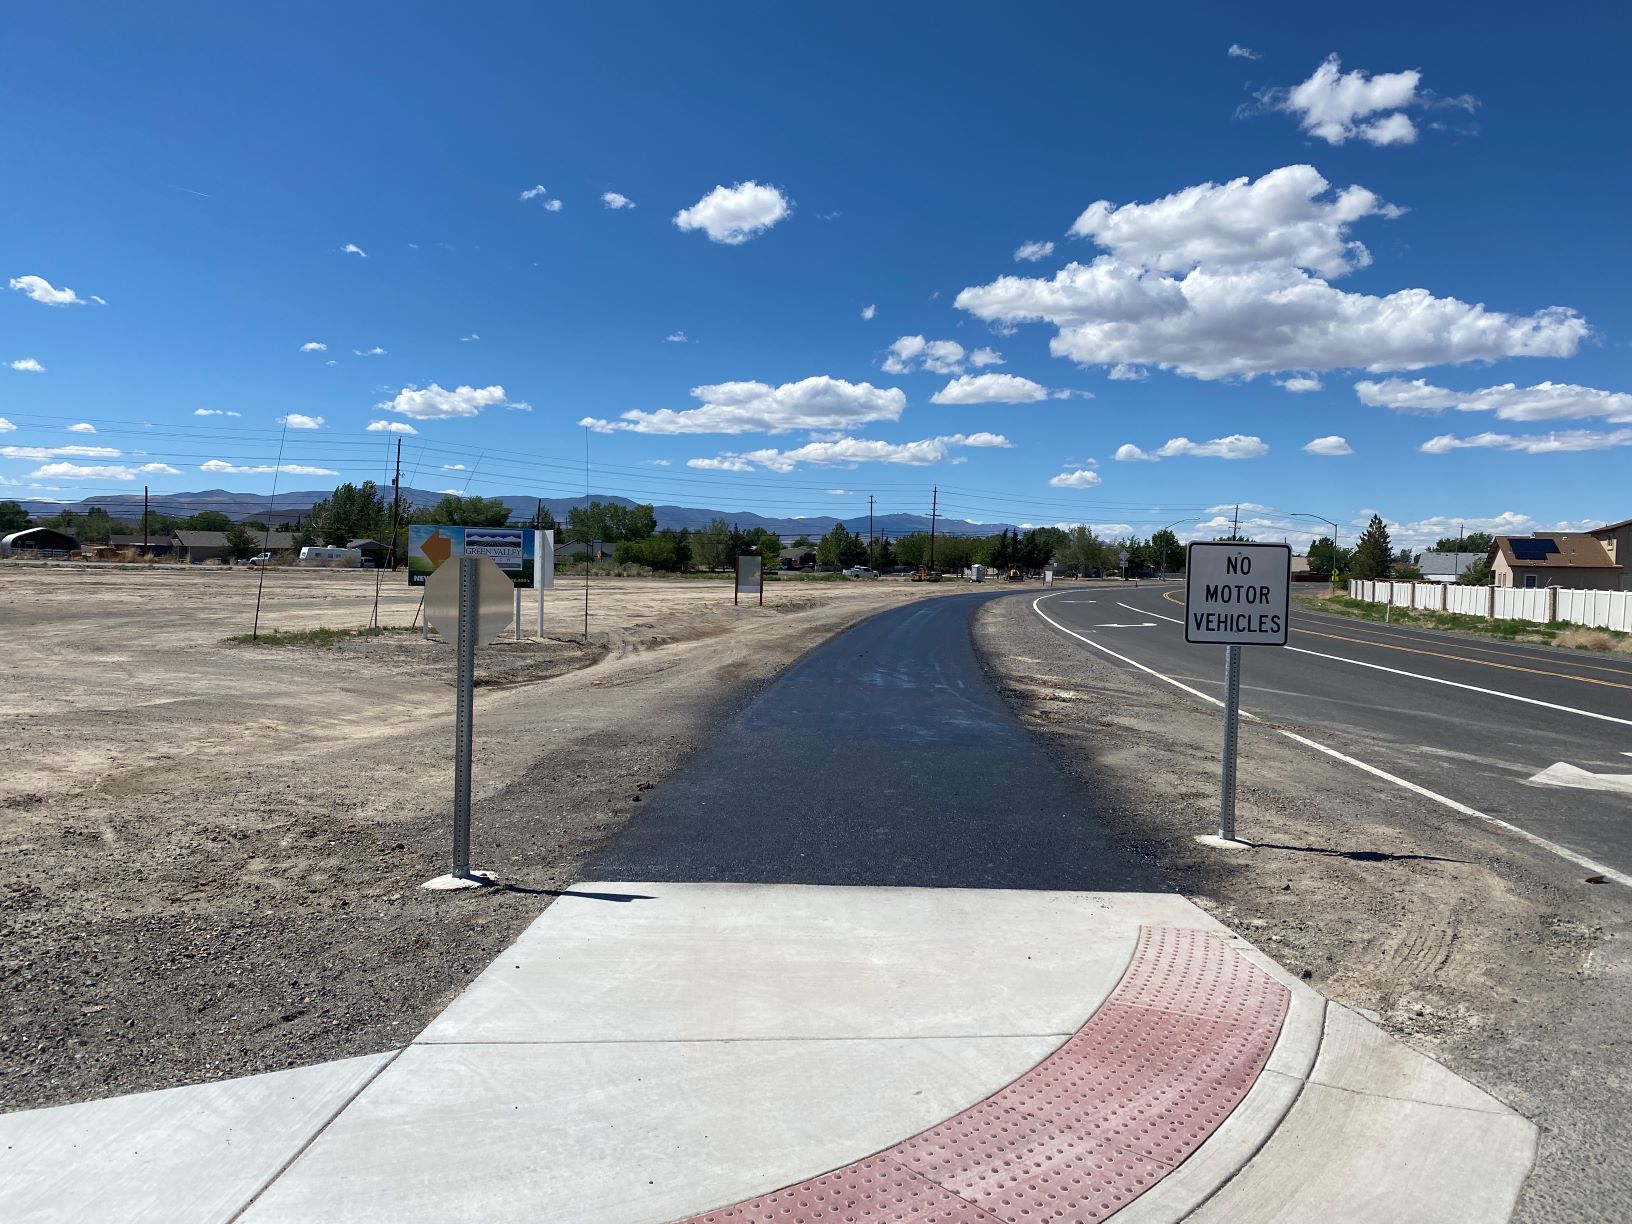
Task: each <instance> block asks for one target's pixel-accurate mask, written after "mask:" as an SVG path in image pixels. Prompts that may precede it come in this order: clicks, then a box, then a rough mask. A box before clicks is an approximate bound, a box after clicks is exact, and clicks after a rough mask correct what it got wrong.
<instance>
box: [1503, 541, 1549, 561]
mask: <svg viewBox="0 0 1632 1224" xmlns="http://www.w3.org/2000/svg"><path fill="white" fill-rule="evenodd" d="M1507 544H1508V547H1509V548H1511V549H1512V550H1513V558H1514V560H1516V561H1545V560H1547V558H1548V557H1550V556H1552V555H1553V554H1554V553H1556V552H1557V551H1558V545H1557V544H1555V543H1553V541H1551V540H1547V539H1541V540H1509V541H1508V542H1507Z"/></svg>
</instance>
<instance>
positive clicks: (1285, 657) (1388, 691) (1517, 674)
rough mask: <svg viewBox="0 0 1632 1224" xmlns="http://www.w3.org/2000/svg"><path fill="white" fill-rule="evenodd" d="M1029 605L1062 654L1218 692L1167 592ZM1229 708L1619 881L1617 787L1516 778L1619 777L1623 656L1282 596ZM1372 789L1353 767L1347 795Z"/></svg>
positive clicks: (1627, 796)
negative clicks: (1273, 641)
mask: <svg viewBox="0 0 1632 1224" xmlns="http://www.w3.org/2000/svg"><path fill="white" fill-rule="evenodd" d="M1039 595H1041V598H1039ZM1032 600H1033V601H1034V602H1035V607H1036V610H1037V611H1038V612H1041V613H1044V614H1046V615H1047V616H1048V617H1049V618H1052V619H1053V620H1054V621H1057V622H1058V623H1059V625H1062V626H1065V627H1066V628H1068V629H1070V630H1071V631H1072V632H1074V633H1076V634H1079V635H1081V637H1080V638H1073V637H1071V636H1069V635H1067V634H1064V633H1060V634H1059V637H1060V643H1061V649H1062V650H1069V649H1077V650H1087V649H1092V647H1091V646H1090V645H1089V644H1088V643H1085V642H1083V641H1082V640H1081V638H1086V639H1088V641H1089V642H1092V643H1097V644H1098V645H1099V646H1102V647H1104V648H1105V649H1107V650H1112V651H1115V652H1117V654H1119V655H1122V656H1123V657H1124V658H1126V659H1131V660H1135V661H1137V662H1138V663H1141V664H1143V665H1144V666H1146V667H1148V668H1151V669H1153V670H1155V671H1157V672H1160V673H1161V674H1162V675H1164V676H1167V677H1170V678H1172V679H1174V680H1178V681H1180V682H1182V683H1184V684H1187V685H1189V686H1190V687H1191V688H1194V689H1198V690H1200V691H1201V692H1203V693H1206V694H1208V695H1210V696H1212V697H1222V695H1223V689H1224V649H1223V647H1221V646H1192V645H1189V644H1187V643H1186V642H1185V640H1184V628H1183V617H1184V609H1183V600H1184V588H1183V587H1182V585H1174V584H1163V585H1151V584H1141V585H1139V586H1137V587H1129V588H1120V589H1119V588H1112V589H1109V590H1107V589H1105V588H1103V587H1100V588H1089V587H1087V586H1081V587H1078V586H1075V585H1074V584H1067V585H1066V586H1065V588H1064V589H1062V590H1059V591H1055V592H1051V593H1034V594H1033V596H1032ZM1118 665H1119V666H1124V667H1126V666H1127V664H1125V663H1119V664H1118ZM1130 670H1132V669H1130ZM1146 679H1147V680H1148V681H1149V682H1150V683H1153V684H1159V683H1161V682H1160V681H1158V680H1156V679H1154V678H1151V677H1148V676H1147V677H1146ZM1445 682H1449V683H1445ZM1457 685H1461V686H1466V687H1454V686H1457ZM1480 690H1483V691H1480ZM1517 698H1523V699H1525V700H1516V699H1517ZM1241 706H1242V709H1243V710H1247V711H1250V712H1252V713H1254V714H1257V715H1259V716H1260V717H1262V718H1264V719H1267V720H1269V721H1270V722H1271V723H1272V724H1273V725H1275V726H1278V727H1284V728H1286V729H1288V730H1291V731H1295V732H1297V733H1299V734H1301V735H1304V736H1307V737H1308V738H1310V739H1313V740H1315V741H1317V742H1319V743H1321V744H1324V745H1325V746H1327V747H1329V748H1332V749H1335V750H1337V751H1339V752H1343V753H1346V754H1348V755H1350V756H1354V757H1357V758H1358V759H1360V760H1363V761H1366V762H1368V763H1370V764H1372V765H1374V766H1376V767H1377V768H1380V769H1384V770H1387V771H1388V772H1389V773H1392V774H1395V775H1397V776H1399V777H1402V778H1404V779H1406V780H1408V781H1410V782H1414V783H1416V784H1417V785H1418V786H1423V787H1427V788H1428V789H1430V790H1432V791H1434V792H1436V793H1437V794H1440V795H1444V796H1446V797H1447V798H1450V799H1454V800H1456V801H1458V802H1460V803H1463V804H1466V805H1468V806H1469V807H1472V808H1475V809H1477V810H1478V811H1480V812H1483V813H1484V814H1486V815H1489V816H1494V817H1497V818H1499V819H1502V820H1506V821H1508V822H1510V823H1512V824H1514V825H1517V826H1519V827H1520V828H1522V829H1525V830H1527V831H1528V832H1531V833H1534V834H1536V835H1538V836H1540V837H1544V838H1546V839H1548V840H1549V841H1553V842H1556V843H1558V844H1560V845H1562V846H1565V847H1567V848H1568V849H1570V850H1573V851H1574V852H1576V853H1577V854H1580V855H1584V856H1586V857H1588V858H1590V859H1592V860H1594V861H1596V862H1598V863H1602V864H1604V865H1606V866H1608V867H1611V868H1613V869H1615V870H1617V871H1620V872H1624V873H1627V874H1632V793H1624V792H1623V793H1614V792H1608V791H1601V790H1600V791H1595V790H1584V789H1576V788H1559V787H1552V786H1542V785H1535V784H1533V783H1531V782H1530V779H1531V778H1533V777H1534V776H1535V775H1536V774H1538V773H1540V772H1541V771H1542V770H1545V769H1547V768H1549V767H1550V766H1553V765H1555V764H1558V763H1564V764H1566V765H1573V766H1576V767H1577V768H1580V769H1584V770H1587V771H1590V772H1592V773H1601V774H1613V775H1626V776H1629V777H1632V755H1629V754H1632V659H1629V658H1627V657H1625V656H1616V655H1602V654H1597V653H1589V652H1585V651H1576V650H1562V649H1555V648H1552V647H1541V646H1524V645H1517V644H1507V643H1503V642H1500V641H1497V640H1495V639H1490V638H1473V637H1466V636H1460V635H1454V634H1447V633H1441V632H1435V631H1432V630H1419V629H1402V628H1396V627H1393V626H1383V625H1378V624H1373V623H1371V622H1368V621H1359V620H1355V619H1353V618H1350V617H1345V616H1336V615H1332V614H1330V613H1321V612H1315V611H1310V610H1306V609H1300V608H1299V607H1298V606H1297V604H1296V602H1294V605H1293V613H1292V632H1291V640H1290V642H1289V644H1288V648H1286V649H1277V648H1274V647H1255V648H1252V649H1248V650H1246V651H1245V652H1244V655H1243V664H1242V679H1241ZM1386 785H1389V783H1386V782H1383V781H1381V780H1376V779H1373V778H1371V777H1369V776H1367V775H1366V774H1363V773H1361V772H1360V771H1358V770H1355V771H1354V773H1353V789H1354V790H1355V792H1357V793H1359V792H1364V791H1365V790H1366V789H1368V788H1369V787H1371V786H1386ZM1246 835H1247V834H1246V832H1245V831H1243V836H1246ZM1571 870H1574V868H1573V867H1572V868H1571Z"/></svg>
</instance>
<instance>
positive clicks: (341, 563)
mask: <svg viewBox="0 0 1632 1224" xmlns="http://www.w3.org/2000/svg"><path fill="white" fill-rule="evenodd" d="M300 563H301V564H302V565H306V566H311V567H313V568H323V569H361V568H362V564H363V552H362V549H360V548H326V547H323V546H322V545H315V544H308V545H307V546H306V547H305V548H302V549H301V550H300Z"/></svg>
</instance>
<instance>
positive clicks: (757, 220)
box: [674, 179, 790, 246]
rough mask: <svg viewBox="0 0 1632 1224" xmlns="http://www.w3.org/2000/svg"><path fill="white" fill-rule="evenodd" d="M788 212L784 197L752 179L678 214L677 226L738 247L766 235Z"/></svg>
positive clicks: (716, 190)
mask: <svg viewBox="0 0 1632 1224" xmlns="http://www.w3.org/2000/svg"><path fill="white" fill-rule="evenodd" d="M789 211H790V206H789V204H788V198H787V197H786V196H785V195H783V194H782V193H781V192H780V191H778V190H777V189H776V188H775V187H770V186H766V185H764V184H762V183H756V182H754V181H753V180H752V179H750V180H749V181H747V182H745V183H737V184H736V185H735V186H732V187H723V186H721V187H715V188H714V190H713V191H711V192H709V193H708V194H707V195H705V196H704V197H703V198H702V199H700V200H698V201H697V203H695V204H693V205H692V206H691V207H690V208H682V209H681V210H680V211H679V212H677V213H675V214H674V223H675V225H676V226H678V227H679V228H680V229H683V230H702V231H703V232H704V233H705V234H707V235H708V237H709V240H710V241H711V242H721V243H724V244H726V245H727V246H738V245H740V244H742V243H744V242H747V241H748V240H749V239H750V238H754V237H757V236H758V235H760V234H763V233H764V232H765V231H766V230H768V229H770V228H771V226H773V225H775V224H776V223H777V222H778V221H780V220H782V219H783V218H784V217H786V216H787V215H788V213H789Z"/></svg>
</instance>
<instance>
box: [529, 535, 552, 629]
mask: <svg viewBox="0 0 1632 1224" xmlns="http://www.w3.org/2000/svg"><path fill="white" fill-rule="evenodd" d="M533 589H534V590H536V591H537V592H538V636H539V637H540V638H542V637H543V636H544V592H545V591H553V590H554V589H555V532H554V531H553V530H546V531H535V532H533Z"/></svg>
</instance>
